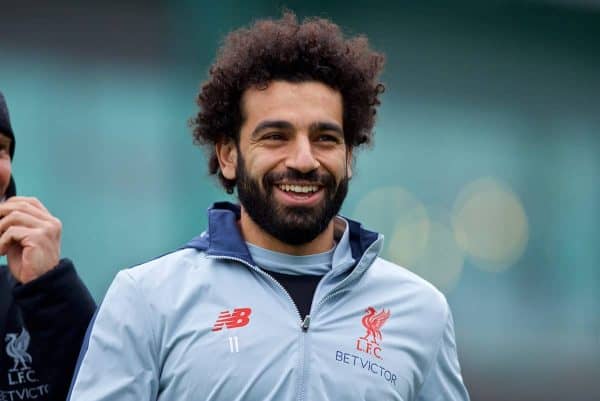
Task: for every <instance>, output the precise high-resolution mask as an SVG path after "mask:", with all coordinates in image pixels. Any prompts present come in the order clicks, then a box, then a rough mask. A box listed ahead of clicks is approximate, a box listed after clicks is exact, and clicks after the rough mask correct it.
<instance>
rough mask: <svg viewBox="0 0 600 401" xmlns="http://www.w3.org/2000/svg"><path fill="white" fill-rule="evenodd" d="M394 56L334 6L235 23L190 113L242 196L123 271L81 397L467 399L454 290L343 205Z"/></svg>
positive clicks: (96, 333) (87, 363)
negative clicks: (333, 16) (173, 245)
mask: <svg viewBox="0 0 600 401" xmlns="http://www.w3.org/2000/svg"><path fill="white" fill-rule="evenodd" d="M383 63H384V56H383V55H381V54H379V53H376V52H375V51H373V50H371V49H370V48H369V45H368V42H367V39H366V38H365V37H356V38H351V39H347V38H345V37H344V36H343V34H342V32H341V30H340V28H339V27H338V26H337V25H335V24H333V23H332V22H330V21H328V20H325V19H307V20H305V21H303V22H302V23H298V21H297V20H296V17H295V16H294V15H293V14H292V13H285V14H284V16H283V17H282V18H281V19H280V20H261V21H258V22H256V23H255V24H254V25H252V26H251V27H249V28H243V29H239V30H236V31H234V32H232V33H230V34H229V36H228V37H227V39H226V41H225V43H224V45H223V47H222V48H221V49H220V51H219V53H218V56H217V59H216V61H215V63H214V64H213V65H212V67H211V69H210V76H209V79H208V81H207V82H205V83H204V84H203V86H202V88H201V91H200V94H199V95H198V99H197V102H198V105H199V106H200V111H199V113H198V114H197V116H196V117H195V118H194V119H193V121H192V125H193V127H194V137H195V141H196V142H197V143H198V144H200V145H201V146H204V147H205V148H206V149H207V151H208V156H209V171H210V173H211V174H214V175H216V176H217V177H218V179H219V181H220V183H221V184H222V185H223V187H224V188H225V189H226V191H227V192H229V193H233V192H234V190H235V189H237V196H238V199H239V203H240V205H236V204H231V203H227V202H220V203H215V204H214V205H213V207H212V208H211V209H209V211H208V221H209V222H208V228H207V230H206V231H205V232H203V233H202V234H201V235H200V236H198V237H197V238H195V239H193V240H192V241H191V242H189V243H188V244H187V245H186V246H185V247H183V248H182V249H179V250H177V251H175V252H173V253H170V254H168V255H166V256H162V257H160V258H158V259H155V260H153V261H151V262H148V263H145V264H142V265H139V266H136V267H133V268H130V269H126V270H123V271H121V272H120V273H119V274H118V275H117V277H116V278H115V280H114V282H113V283H112V285H111V287H110V289H109V290H108V293H107V295H106V297H105V300H104V302H103V304H102V306H101V307H100V309H99V312H98V315H97V318H96V319H95V322H94V323H93V325H92V326H91V329H90V332H89V337H88V339H87V342H86V344H85V345H84V349H85V352H82V354H81V358H80V365H79V367H78V371H77V373H76V374H75V377H74V380H73V387H72V389H71V393H70V397H69V399H70V400H72V401H100V400H113V401H126V400H131V401H133V400H136V401H140V400H165V401H166V400H172V401H175V400H177V401H184V400H190V401H191V400H213V401H230V400H277V401H281V400H346V401H351V400H377V401H379V400H392V399H393V400H421V401H428V400H445V401H452V400H468V399H469V396H468V394H467V391H466V388H465V386H464V384H463V380H462V377H461V374H460V367H459V363H458V359H457V353H456V346H455V340H454V329H453V322H452V315H451V312H450V309H449V307H448V304H447V302H446V299H445V298H444V296H443V295H442V294H441V293H440V292H439V291H438V290H436V289H435V288H434V287H433V286H432V285H430V284H429V283H427V282H425V281H424V280H423V279H421V278H419V277H417V276H416V275H415V274H413V273H411V272H409V271H408V270H406V269H404V268H402V267H400V266H396V265H394V264H392V263H390V262H388V261H385V260H383V259H381V258H379V257H378V254H379V252H380V250H381V249H382V244H383V238H382V236H381V235H380V234H378V233H375V232H373V231H369V230H367V229H365V228H363V227H362V226H361V224H359V223H358V222H355V221H352V220H350V219H347V218H344V217H341V216H339V215H338V212H339V210H340V207H341V206H342V203H343V201H344V198H345V196H346V193H347V190H348V183H349V181H350V179H351V177H352V165H353V160H354V159H353V158H354V157H355V156H356V151H357V149H358V147H360V146H361V145H364V144H368V143H369V142H371V140H372V135H373V133H372V128H373V125H374V120H375V111H376V107H377V106H378V105H379V104H380V100H379V96H380V94H381V93H382V92H383V85H382V84H381V83H380V82H379V80H378V79H379V78H378V77H379V75H380V73H381V70H382V68H383Z"/></svg>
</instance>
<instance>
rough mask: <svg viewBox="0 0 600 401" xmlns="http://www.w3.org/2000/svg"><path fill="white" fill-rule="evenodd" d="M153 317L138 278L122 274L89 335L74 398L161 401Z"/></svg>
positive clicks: (75, 380) (80, 400) (72, 400)
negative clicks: (158, 400)
mask: <svg viewBox="0 0 600 401" xmlns="http://www.w3.org/2000/svg"><path fill="white" fill-rule="evenodd" d="M151 317H152V315H151V314H150V313H149V304H148V303H147V302H146V301H145V299H144V296H143V294H142V291H141V290H140V288H139V287H138V284H137V283H136V281H135V280H134V278H133V277H132V276H131V274H130V273H129V272H128V271H127V270H124V271H121V272H119V273H118V274H117V276H116V277H115V279H114V281H113V283H112V284H111V286H110V288H109V289H108V292H107V293H106V297H105V298H104V301H102V304H101V306H100V308H99V309H98V313H97V315H96V317H95V319H94V321H93V322H92V324H91V325H90V327H89V329H88V333H87V334H86V339H85V340H84V344H83V346H82V349H81V354H80V355H79V361H78V366H77V368H76V372H75V375H74V377H73V383H72V386H71V390H70V393H69V397H68V400H70V401H101V400H102V401H108V400H110V401H134V400H135V401H150V400H156V397H157V394H158V377H159V373H158V363H157V362H156V361H157V360H158V353H157V352H158V347H157V346H156V340H155V338H156V337H155V335H154V331H153V327H152V325H151V320H150V318H151Z"/></svg>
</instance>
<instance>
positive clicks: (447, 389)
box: [417, 308, 469, 401]
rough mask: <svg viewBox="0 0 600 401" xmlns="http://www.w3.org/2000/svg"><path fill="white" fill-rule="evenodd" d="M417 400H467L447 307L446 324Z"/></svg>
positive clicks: (450, 317)
mask: <svg viewBox="0 0 600 401" xmlns="http://www.w3.org/2000/svg"><path fill="white" fill-rule="evenodd" d="M417 401H469V394H468V392H467V389H466V387H465V385H464V383H463V379H462V376H461V373H460V365H459V363H458V356H457V354H456V341H455V339H454V322H453V319H452V313H451V312H450V308H448V309H447V317H446V325H445V328H444V332H443V334H442V338H441V340H440V344H439V346H438V350H437V353H436V355H435V357H434V359H433V361H432V363H431V366H430V367H429V372H428V373H427V376H426V377H425V381H424V383H423V385H422V386H421V389H420V391H419V394H418V396H417Z"/></svg>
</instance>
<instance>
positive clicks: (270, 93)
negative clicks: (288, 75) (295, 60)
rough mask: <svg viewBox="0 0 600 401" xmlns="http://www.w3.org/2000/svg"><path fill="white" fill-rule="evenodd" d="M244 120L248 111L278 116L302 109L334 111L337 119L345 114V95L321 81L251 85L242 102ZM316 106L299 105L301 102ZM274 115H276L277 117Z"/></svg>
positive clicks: (243, 95)
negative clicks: (301, 106) (343, 109)
mask: <svg viewBox="0 0 600 401" xmlns="http://www.w3.org/2000/svg"><path fill="white" fill-rule="evenodd" d="M240 103H241V104H240V108H241V110H240V111H241V114H242V120H243V121H245V120H246V119H247V118H248V117H249V114H254V115H255V113H257V112H258V113H259V114H271V112H273V113H275V114H274V116H275V115H279V113H281V112H289V113H291V114H296V112H298V111H299V110H302V111H303V112H306V111H308V110H311V109H312V110H311V111H315V110H319V111H320V112H324V113H328V114H332V117H334V119H335V120H337V119H340V120H341V117H342V108H343V105H342V95H341V93H340V92H339V91H338V90H336V89H333V88H332V87H330V86H328V85H326V84H324V83H322V82H319V81H302V82H290V81H283V80H275V81H270V82H268V83H266V84H264V85H261V86H252V87H250V88H247V89H246V90H244V92H243V94H242V98H241V102H240ZM301 104H304V105H307V104H308V105H310V106H313V107H310V106H309V107H308V109H307V107H304V108H300V105H301ZM274 116H273V117H274Z"/></svg>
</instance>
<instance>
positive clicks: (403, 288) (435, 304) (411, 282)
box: [369, 257, 449, 322]
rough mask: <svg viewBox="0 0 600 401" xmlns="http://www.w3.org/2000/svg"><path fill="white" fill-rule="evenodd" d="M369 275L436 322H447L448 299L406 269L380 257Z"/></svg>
mask: <svg viewBox="0 0 600 401" xmlns="http://www.w3.org/2000/svg"><path fill="white" fill-rule="evenodd" d="M369 273H370V275H371V276H372V277H373V278H374V279H375V280H377V281H378V282H379V283H380V285H381V286H382V288H389V289H393V291H394V293H396V294H398V297H401V298H403V299H405V300H406V301H407V302H410V304H412V305H413V307H414V308H417V309H419V310H421V311H422V312H424V313H426V314H428V315H430V316H431V317H432V318H436V320H437V319H439V320H440V321H444V322H445V321H446V319H447V315H448V313H449V306H448V302H447V300H446V297H445V296H444V294H443V293H442V292H441V291H440V290H439V289H437V288H436V287H435V286H434V285H433V284H431V283H430V282H429V281H427V280H425V279H424V278H422V277H420V276H419V275H417V274H416V273H414V272H412V271H410V270H408V269H407V268H405V267H402V266H400V265H397V264H395V263H393V262H390V261H389V260H386V259H383V258H379V257H378V258H377V259H376V260H375V262H374V263H373V265H372V266H371V268H370V269H369Z"/></svg>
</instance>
